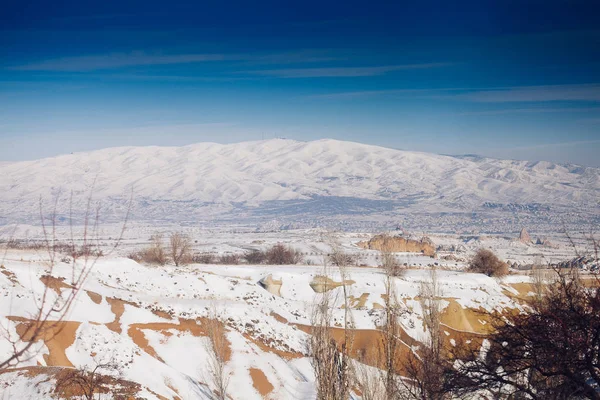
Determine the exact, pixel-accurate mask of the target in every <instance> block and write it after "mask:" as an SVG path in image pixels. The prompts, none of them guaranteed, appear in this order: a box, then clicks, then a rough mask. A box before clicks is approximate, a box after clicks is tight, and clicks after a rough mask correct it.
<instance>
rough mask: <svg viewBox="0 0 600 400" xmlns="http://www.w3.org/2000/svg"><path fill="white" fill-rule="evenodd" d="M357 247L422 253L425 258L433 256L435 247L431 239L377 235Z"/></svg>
mask: <svg viewBox="0 0 600 400" xmlns="http://www.w3.org/2000/svg"><path fill="white" fill-rule="evenodd" d="M357 246H358V247H361V248H363V249H370V250H380V251H391V252H394V253H396V252H409V253H422V254H424V255H426V256H430V257H433V256H434V255H435V246H434V244H433V242H432V241H431V239H429V238H428V237H423V238H422V239H421V240H413V239H406V238H403V237H399V236H390V235H377V236H374V237H373V238H371V240H369V241H366V242H359V243H357Z"/></svg>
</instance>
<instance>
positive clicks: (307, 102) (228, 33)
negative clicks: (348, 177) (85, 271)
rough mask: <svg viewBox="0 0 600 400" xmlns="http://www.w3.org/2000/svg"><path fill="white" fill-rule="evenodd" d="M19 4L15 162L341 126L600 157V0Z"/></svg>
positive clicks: (0, 95)
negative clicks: (107, 148)
mask: <svg viewBox="0 0 600 400" xmlns="http://www.w3.org/2000/svg"><path fill="white" fill-rule="evenodd" d="M88 3H89V2H81V1H77V2H75V1H73V2H68V1H67V2H60V1H59V2H52V3H51V2H32V1H23V2H11V3H10V4H7V5H6V4H5V5H3V7H4V9H3V11H2V14H1V15H0V26H1V28H0V48H2V51H1V52H0V160H22V159H33V158H39V157H45V156H52V155H57V154H61V153H69V152H72V151H83V150H90V149H96V148H103V147H111V146H123V145H183V144H190V143H195V142H201V141H215V142H222V143H228V142H237V141H242V140H260V139H263V138H264V139H268V138H273V137H287V138H293V139H298V140H313V139H319V138H336V139H342V140H352V141H358V142H363V143H371V144H377V145H383V146H388V147H395V148H400V149H406V150H419V151H430V152H436V153H443V154H467V153H475V154H482V155H487V156H492V157H500V158H516V159H531V160H551V161H558V162H573V163H579V164H584V165H592V166H600V159H599V158H598V156H597V155H598V154H599V152H600V27H599V25H598V21H599V20H600V6H599V5H597V1H582V0H575V1H566V0H565V1H533V0H521V1H512V0H502V1H462V2H458V4H456V3H453V2H446V1H439V2H433V1H419V2H413V1H410V2H399V1H397V2H364V1H362V2H355V1H347V2H345V3H343V4H342V3H341V2H335V3H334V2H330V3H328V2H325V1H320V2H315V1H303V2H301V3H300V2H298V3H297V4H291V3H288V2H281V1H278V2H275V1H268V2H264V1H263V2H252V3H251V2H235V1H230V2H227V3H226V4H225V2H211V1H208V2H187V3H184V2H177V1H171V2H162V1H143V2H142V1H129V2H121V3H117V2H110V1H106V2H102V3H101V4H96V5H90V4H88Z"/></svg>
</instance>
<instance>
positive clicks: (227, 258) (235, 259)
mask: <svg viewBox="0 0 600 400" xmlns="http://www.w3.org/2000/svg"><path fill="white" fill-rule="evenodd" d="M241 258H242V257H241V256H240V255H239V254H223V255H221V256H219V257H217V263H218V264H224V265H238V264H239V263H240V260H241Z"/></svg>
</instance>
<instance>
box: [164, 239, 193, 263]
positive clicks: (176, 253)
mask: <svg viewBox="0 0 600 400" xmlns="http://www.w3.org/2000/svg"><path fill="white" fill-rule="evenodd" d="M169 243H170V248H169V249H170V253H171V254H170V255H171V259H172V260H173V263H174V264H175V266H176V267H179V266H180V265H185V264H189V262H190V261H191V259H192V257H191V253H190V250H191V244H190V238H189V237H188V236H186V235H183V234H181V233H173V234H171V237H170V238H169Z"/></svg>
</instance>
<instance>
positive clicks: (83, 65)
mask: <svg viewBox="0 0 600 400" xmlns="http://www.w3.org/2000/svg"><path fill="white" fill-rule="evenodd" d="M339 59H340V58H338V57H334V56H331V55H330V54H329V51H327V50H298V51H290V52H282V53H269V54H253V53H248V54H226V53H223V54H219V53H216V54H215V53H187V54H162V53H148V52H144V51H133V52H127V53H108V54H96V55H81V56H72V57H60V58H52V59H48V60H42V61H35V62H30V63H25V64H20V65H12V66H8V67H6V69H9V70H13V71H50V72H87V71H95V70H109V69H118V68H125V67H135V66H146V65H169V64H191V63H203V62H215V61H239V62H246V63H248V64H254V65H270V64H305V63H318V62H329V61H336V60H339Z"/></svg>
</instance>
